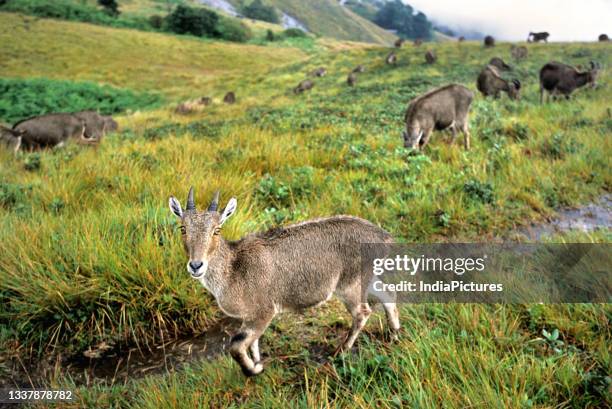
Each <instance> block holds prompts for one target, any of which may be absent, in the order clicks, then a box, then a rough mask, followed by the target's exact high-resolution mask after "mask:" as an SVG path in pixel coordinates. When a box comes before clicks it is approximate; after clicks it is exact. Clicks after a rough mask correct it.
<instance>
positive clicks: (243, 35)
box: [217, 18, 252, 43]
mask: <svg viewBox="0 0 612 409" xmlns="http://www.w3.org/2000/svg"><path fill="white" fill-rule="evenodd" d="M217 31H218V32H219V35H220V37H221V38H222V39H224V40H227V41H234V42H237V43H244V42H246V41H248V40H249V39H250V38H251V37H252V33H251V30H250V29H249V28H248V27H247V26H246V25H244V24H243V23H241V22H239V21H238V20H236V19H232V18H222V19H221V20H220V21H219V24H218V26H217Z"/></svg>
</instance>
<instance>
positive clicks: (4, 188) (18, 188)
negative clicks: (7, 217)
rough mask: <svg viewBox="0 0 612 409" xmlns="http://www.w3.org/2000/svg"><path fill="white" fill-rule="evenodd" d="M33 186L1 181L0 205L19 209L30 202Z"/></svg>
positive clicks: (10, 208)
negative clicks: (29, 195)
mask: <svg viewBox="0 0 612 409" xmlns="http://www.w3.org/2000/svg"><path fill="white" fill-rule="evenodd" d="M31 190H32V186H29V185H19V184H13V183H4V182H0V206H2V207H4V208H5V209H9V210H19V209H21V208H24V207H25V204H26V203H27V202H28V198H27V196H28V193H29V192H30V191H31Z"/></svg>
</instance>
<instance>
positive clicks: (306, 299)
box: [169, 188, 400, 376]
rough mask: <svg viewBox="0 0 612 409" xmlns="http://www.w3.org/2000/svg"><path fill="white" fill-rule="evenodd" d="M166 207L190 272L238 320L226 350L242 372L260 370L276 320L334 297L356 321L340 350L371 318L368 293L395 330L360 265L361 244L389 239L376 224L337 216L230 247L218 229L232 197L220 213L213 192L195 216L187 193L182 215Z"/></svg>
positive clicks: (390, 297)
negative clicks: (266, 336)
mask: <svg viewBox="0 0 612 409" xmlns="http://www.w3.org/2000/svg"><path fill="white" fill-rule="evenodd" d="M169 205H170V210H171V211H172V213H174V214H175V215H176V216H177V217H179V218H180V220H181V224H182V225H181V234H182V240H183V245H184V248H185V251H186V252H187V254H188V257H189V261H188V263H187V271H188V272H189V273H190V274H191V277H193V278H194V279H196V280H198V281H199V282H200V283H201V284H202V285H203V286H204V287H205V288H206V289H207V290H208V291H209V292H210V293H212V295H213V296H214V297H215V300H216V301H217V304H218V305H219V308H220V309H221V310H222V311H223V312H224V313H225V314H227V315H228V316H231V317H235V318H238V319H240V320H242V326H241V327H240V329H239V330H238V332H237V333H236V334H235V335H234V336H233V337H232V338H231V341H230V347H229V350H230V353H231V355H232V357H233V358H234V359H235V360H236V361H237V362H238V364H239V365H240V367H241V368H242V371H243V372H244V374H245V375H247V376H252V375H257V374H259V373H261V372H262V371H263V365H262V362H261V356H260V354H259V341H258V340H259V337H261V335H262V334H263V332H264V331H265V330H266V328H267V327H268V325H270V322H271V321H272V319H273V318H274V316H275V315H277V314H278V313H280V312H282V311H292V312H300V311H302V310H304V309H305V308H308V307H312V306H316V305H319V304H322V303H324V302H325V301H327V300H329V299H330V298H331V297H332V295H334V294H335V295H336V296H338V297H339V298H340V299H341V300H342V302H343V303H344V304H345V306H346V308H347V309H348V310H349V312H350V313H351V315H352V317H353V324H352V327H351V330H350V333H349V335H348V336H347V338H346V340H345V341H344V343H343V344H342V346H341V349H342V350H349V349H350V348H351V347H352V346H353V344H354V342H355V340H356V339H357V337H358V335H359V333H360V331H361V330H362V329H363V327H364V326H365V324H366V321H367V319H368V317H369V315H370V313H371V309H370V306H369V305H368V303H367V296H368V295H372V296H374V297H376V298H378V299H379V300H380V301H381V302H382V303H383V306H384V308H385V312H386V314H387V319H388V322H389V325H390V327H391V329H392V331H397V330H399V328H400V323H399V314H398V310H397V307H396V304H395V297H394V294H393V293H380V292H374V291H372V290H373V288H374V285H373V284H374V281H376V280H378V279H376V278H374V276H373V274H372V272H371V271H367V270H368V269H363V268H362V266H361V261H360V259H361V257H360V251H361V250H360V249H361V247H360V245H361V244H366V243H393V242H394V241H393V238H392V237H391V235H390V234H389V233H387V232H386V231H385V230H383V229H381V228H380V227H378V226H375V225H374V224H372V223H370V222H368V221H366V220H363V219H359V218H357V217H351V216H334V217H329V218H323V219H315V220H310V221H306V222H303V223H298V224H294V225H290V226H287V227H281V228H276V229H272V230H269V231H267V232H264V233H256V234H250V235H247V236H246V237H244V238H242V239H240V240H238V241H233V242H228V241H226V240H224V239H223V237H222V236H221V227H222V226H223V224H224V223H225V222H226V221H227V219H228V218H229V217H230V216H231V215H232V214H233V213H234V211H235V210H236V199H234V198H232V199H230V200H229V202H228V204H227V206H226V207H225V209H224V210H223V211H222V212H219V211H218V210H217V209H218V206H219V192H217V193H216V194H215V197H214V198H213V200H212V202H211V203H210V205H209V206H208V208H207V209H206V210H205V211H198V210H197V209H196V205H195V201H194V193H193V188H191V189H190V190H189V195H188V197H187V205H186V208H185V210H183V209H182V207H181V205H180V203H179V201H178V200H177V199H175V198H174V197H170V200H169ZM247 351H250V354H251V356H249V354H248V352H247Z"/></svg>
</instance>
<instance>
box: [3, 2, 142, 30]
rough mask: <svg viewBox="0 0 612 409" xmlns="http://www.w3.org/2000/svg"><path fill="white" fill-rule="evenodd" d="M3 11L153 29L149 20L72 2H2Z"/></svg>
mask: <svg viewBox="0 0 612 409" xmlns="http://www.w3.org/2000/svg"><path fill="white" fill-rule="evenodd" d="M0 9H1V10H2V11H11V12H16V13H23V14H29V15H32V16H37V17H43V18H55V19H62V20H69V21H83V22H86V23H93V24H100V25H107V26H114V27H127V28H136V29H140V30H150V29H151V28H152V27H151V25H150V24H149V22H148V20H146V19H143V18H139V17H121V18H118V17H117V15H116V14H115V15H111V14H109V13H107V12H104V11H103V10H100V9H97V8H95V7H92V6H90V5H88V4H87V3H83V2H75V1H71V0H54V1H45V0H8V1H7V0H5V1H4V3H2V2H1V0H0Z"/></svg>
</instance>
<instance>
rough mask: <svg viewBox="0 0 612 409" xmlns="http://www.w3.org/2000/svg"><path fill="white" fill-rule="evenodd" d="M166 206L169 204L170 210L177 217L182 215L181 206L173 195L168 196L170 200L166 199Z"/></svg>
mask: <svg viewBox="0 0 612 409" xmlns="http://www.w3.org/2000/svg"><path fill="white" fill-rule="evenodd" d="M168 206H170V211H171V212H172V213H174V214H175V215H176V216H177V217H183V209H182V208H181V204H180V203H179V201H178V200H176V198H175V197H174V196H170V200H168Z"/></svg>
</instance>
